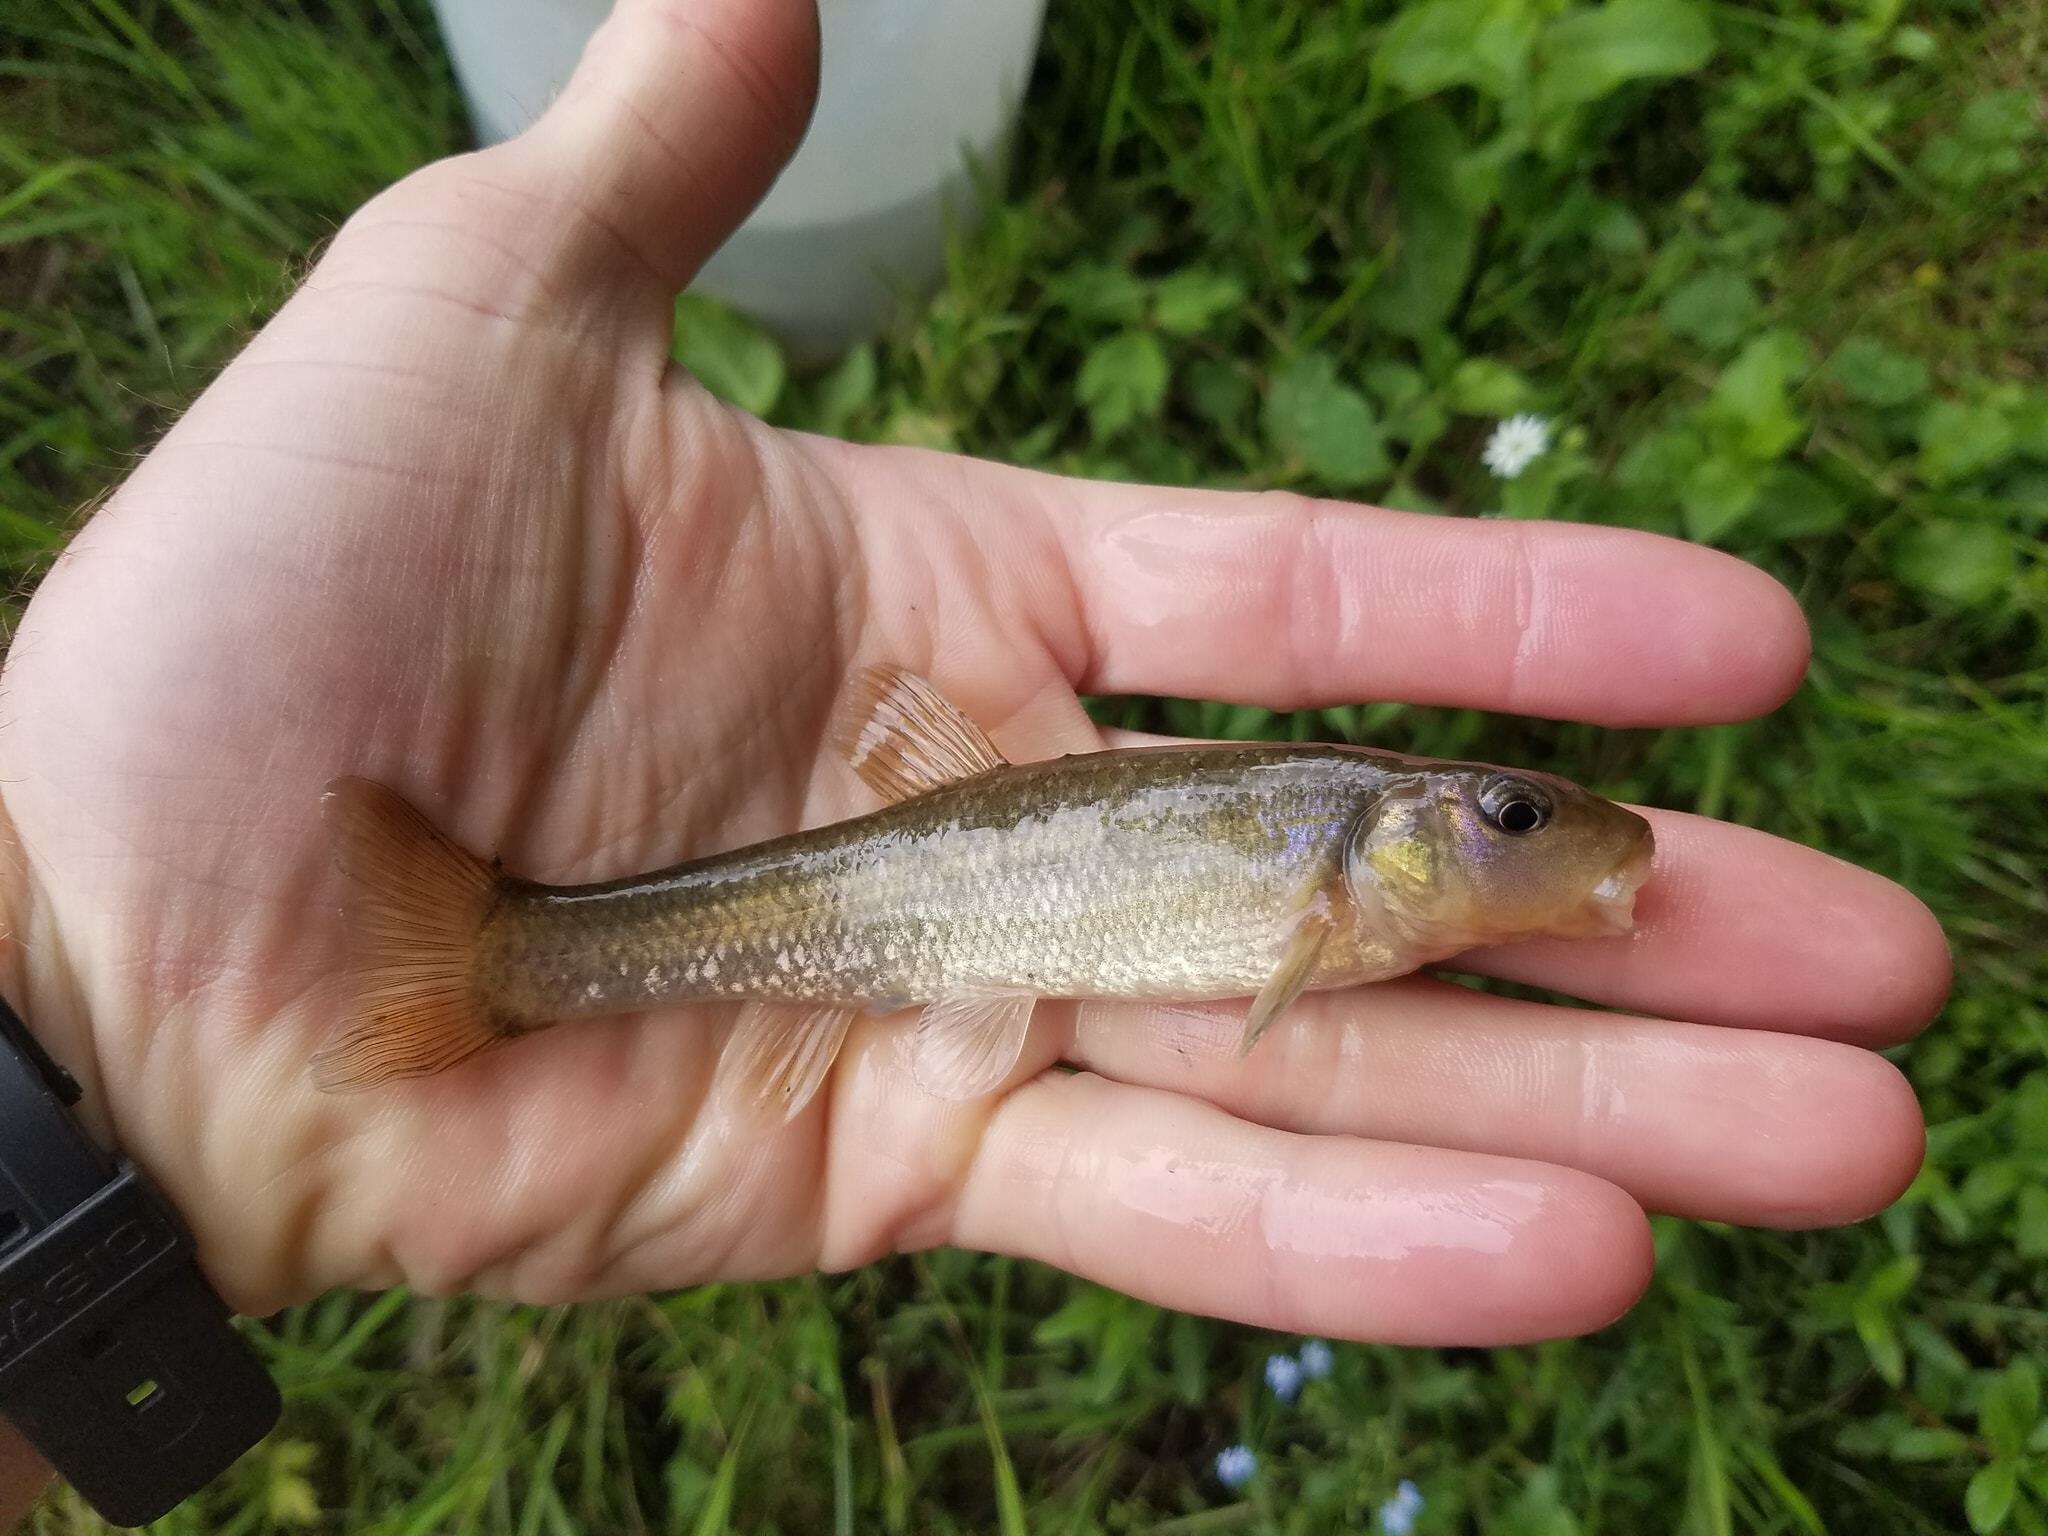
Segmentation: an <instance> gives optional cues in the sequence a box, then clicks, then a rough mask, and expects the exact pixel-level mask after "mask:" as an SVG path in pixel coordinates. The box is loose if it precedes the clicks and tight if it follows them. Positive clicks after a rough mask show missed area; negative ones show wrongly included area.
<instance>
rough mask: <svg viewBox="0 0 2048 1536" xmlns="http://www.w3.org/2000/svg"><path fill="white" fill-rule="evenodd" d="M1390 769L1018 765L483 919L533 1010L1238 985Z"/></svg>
mask: <svg viewBox="0 0 2048 1536" xmlns="http://www.w3.org/2000/svg"><path fill="white" fill-rule="evenodd" d="M1391 771H1395V770H1393V769H1391V768H1390V767H1388V766H1385V765H1382V764H1378V763H1375V762H1374V761H1373V760H1372V758H1371V756H1370V755H1368V754H1364V753H1359V752H1355V751H1347V750H1345V749H1342V748H1335V747H1332V748H1328V749H1326V750H1322V751H1317V750H1314V749H1302V748H1272V747H1268V748H1245V749H1241V750H1231V749H1217V748H1212V747H1203V748H1140V749H1133V750H1130V751H1125V752H1106V753H1098V754H1091V755H1090V756H1088V757H1086V758H1077V759H1061V760H1055V761H1054V762H1051V763H1031V764H1023V765H1017V766H1011V767H1006V768H1002V769H998V770H996V771H994V772H992V773H988V774H985V775H983V776H982V777H980V778H978V779H975V780H972V781H969V782H968V783H965V784H960V785H955V786H952V787H949V788H946V789H941V790H937V791H934V792H933V793H931V794H928V795H923V796H920V797H918V798H917V799H915V800H912V801H907V802H905V803H903V804H901V805H896V806H891V807H888V808H886V809H884V810H881V811H878V812H876V813H874V814H873V815H870V816H864V817H860V818H857V819H855V820H852V821H847V822H840V823H836V824H834V825H832V826H829V827H823V828H819V829H817V830H816V831H813V832H806V833H799V834H796V835H795V836H792V837H788V838H782V839H778V840H776V841H774V842H771V843H765V844H758V845H755V846H754V847H751V848H745V849H740V850H737V851H735V852H733V853H731V854H725V855H719V856H714V857H712V858H708V859H702V860H697V861H693V862H691V863H688V864H683V865H679V866H677V867H675V868H674V869H671V870H667V871H662V872H658V873H656V874H653V875H645V876H639V877H636V878H634V879H630V880H620V881H607V882H603V883H600V884H595V885H588V886H578V887H559V886H554V887H550V886H535V885H515V886H513V887H512V888H511V889H509V890H508V891H507V893H506V896H505V898H504V900H503V902H502V904H501V906H500V908H499V909H498V910H497V911H496V912H494V913H493V914H492V916H491V918H490V919H489V921H488V922H487V924H486V935H487V939H486V954H487V956H488V968H487V971H486V975H487V977H488V978H489V980H488V981H487V985H488V986H489V987H490V988H491V991H492V995H493V996H494V997H497V998H498V999H500V1001H501V1005H502V1006H504V1008H505V1011H506V1012H507V1014H508V1015H510V1016H512V1017H514V1018H516V1019H519V1020H521V1021H524V1020H526V1019H542V1018H546V1019H552V1018H559V1017H564V1016H570V1015H576V1014H586V1013H612V1012H618V1011H621V1010H623V1009H631V1008H643V1007H656V1006H661V1005H664V1004H669V1003H677V1002H687V1001H707V1000H713V999H732V998H760V997H772V998H782V999H788V1000H792V1001H804V1002H826V1001H830V1002H839V1003H845V1004H849V1005H853V1006H858V1007H871V1006H872V1007H900V1006H904V1005H907V1004H911V1003H923V1002H930V1001H932V1000H934V999H937V998H940V997H946V996H950V995H954V994H957V993H960V992H969V991H986V990H1021V991H1031V992H1036V993H1039V994H1040V995H1044V996H1057V997H1077V998H1081V997H1086V998H1138V997H1152V998H1162V999H1165V998H1196V997H1228V996H1234V995H1242V994H1244V993H1248V992H1253V991H1256V990H1257V989H1258V987H1259V986H1260V984H1261V983H1262V982H1263V981H1264V980H1265V978H1266V977H1267V976H1269V975H1270V974H1271V973H1272V970H1273V967H1274V965H1275V963H1276V961H1277V959H1278V957H1279V951H1280V947H1281V946H1282V945H1283V944H1284V942H1285V931H1284V930H1285V923H1286V919H1287V916H1288V913H1289V911H1290V909H1291V908H1292V906H1293V905H1294V904H1295V903H1296V901H1297V899H1298V898H1299V896H1300V893H1301V891H1302V887H1303V885H1304V882H1305V881H1309V880H1312V879H1313V878H1314V873H1315V871H1316V870H1317V869H1318V868H1323V867H1334V865H1335V863H1336V861H1337V860H1338V858H1339V856H1340V852H1341V847H1342V842H1343V839H1344V836H1345V834H1346V831H1347V829H1348V828H1349V827H1350V825H1351V823H1352V822H1353V821H1355V820H1356V818H1357V817H1358V815H1359V814H1360V812H1361V811H1362V810H1363V809H1364V807H1365V806H1366V805H1367V804H1368V803H1370V801H1371V799H1372V798H1373V796H1374V795H1375V794H1376V793H1377V791H1378V789H1379V788H1380V787H1381V785H1382V784H1383V782H1384V780H1385V778H1386V776H1387V774H1388V773H1389V772H1391ZM1352 953H1353V955H1354V958H1355V957H1356V956H1357V946H1355V945H1354V946H1352ZM707 962H708V964H709V966H710V968H711V969H710V972H709V973H708V974H707V969H706V966H707ZM1372 969H1374V967H1373V966H1372V965H1371V964H1370V963H1369V962H1367V961H1362V960H1361V961H1356V963H1353V964H1351V965H1347V966H1345V967H1344V968H1343V969H1342V970H1341V971H1340V972H1338V973H1336V974H1333V975H1332V976H1331V977H1329V978H1328V980H1329V981H1330V982H1337V981H1341V980H1345V979H1355V976H1356V975H1358V974H1364V973H1365V972H1367V971H1370V970H1372Z"/></svg>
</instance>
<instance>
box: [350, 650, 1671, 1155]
mask: <svg viewBox="0 0 2048 1536" xmlns="http://www.w3.org/2000/svg"><path fill="white" fill-rule="evenodd" d="M834 742H835V745H836V746H837V747H838V749H839V750H840V751H841V752H842V753H843V754H844V755H845V757H846V759H847V761H848V762H849V763H850V764H851V766H852V768H853V770H854V771H855V772H856V773H858V774H859V775H860V776H861V778H862V779H863V780H864V781H865V782H866V783H867V784H868V785H869V786H870V787H871V788H872V789H874V790H875V791H876V792H877V793H878V794H880V795H881V796H882V797H883V798H884V799H885V800H887V801H889V802H890V803H889V804H888V805H887V806H886V807H885V808H884V809H882V810H878V811H875V812H873V813H872V814H870V815H866V816H860V817H856V818H854V819H853V820H851V821H843V822H837V823H834V824H833V825H831V826H825V827H818V828H816V829H814V830H812V831H809V832H800V833H797V834H795V835H793V836H789V837H780V838H776V839H774V840H772V841H769V842H765V843H757V844H754V845H752V846H751V847H746V848H740V849H736V850H734V851H733V852H730V853H721V854H717V855H715V856H713V857H711V858H705V859H695V860H692V861H690V862H688V863H685V864H678V865H676V866H674V867H673V868H670V869H665V870H660V871H658V872H656V873H653V874H647V875H636V876H632V877H630V878H627V879H623V880H610V881H605V882H603V883H601V884H595V885H576V886H551V885H539V884H535V883H533V882H531V881H527V880H521V879H516V878H513V877H511V876H508V875H505V874H503V873H502V872H500V871H499V870H498V869H497V868H496V867H495V866H494V865H491V864H488V863H486V862H485V861H484V860H482V859H480V858H478V857H476V856H475V855H474V854H471V853H469V852H467V851H466V850H464V849H462V848H460V847H458V846H457V845H456V844H454V843H453V842H451V841H450V840H449V839H448V838H447V837H445V836H444V835H443V834H442V833H441V832H440V831H439V830H437V829H436V828H435V827H434V826H433V825H431V824H430V823H429V822H428V821H427V820H426V818H424V817H423V816H422V815H421V814H420V813H419V812H418V811H417V810H415V809H414V808H413V807H412V806H411V805H409V804H407V803H406V802H405V801H404V800H403V799H401V798H400V797H399V796H398V795H397V794H395V793H393V792H392V791H391V790H389V789H386V788H383V787H382V786H379V785H376V784H372V783H370V782H368V781H366V780H363V779H354V778H349V779H338V780H336V781H335V782H334V783H333V784H332V785H330V786H329V788H328V791H327V795H326V806H327V812H328V821H329V825H330V827H331V829H332V832H333V835H334V839H335V843H336V849H337V854H338V857H339V861H340V863H341V866H342V868H343V870H344V871H345V872H346V873H347V874H348V875H349V876H351V877H352V880H353V883H354V884H353V892H352V896H353V899H352V901H351V903H350V906H349V908H348V910H347V917H348V922H349V927H350V929H351V935H352V940H353V945H352V960H351V965H352V970H351V975H352V978H353V981H354V986H355V996H354V1012H353V1014H352V1016H351V1017H350V1018H349V1020H348V1021H347V1022H346V1024H345V1025H344V1027H343V1029H342V1031H341V1033H340V1034H339V1035H338V1037H337V1038H336V1039H335V1041H334V1042H333V1043H332V1044H331V1045H329V1046H328V1047H327V1048H326V1049H325V1050H324V1051H322V1052H321V1053H320V1054H319V1055H318V1056H317V1057H316V1058H315V1080H316V1081H317V1082H318V1084H319V1085H320V1086H321V1087H323V1088H326V1089H329V1090H346V1089H355V1088H366V1087H371V1086H374V1085H376V1084H379V1083H383V1082H386V1081H388V1080H390V1079H393V1078H399V1077H412V1076H419V1075H422V1074H426V1073H432V1072H439V1071H441V1070H443V1069H444V1068H447V1067H451V1066H453V1065H454V1064H455V1063H457V1062H459V1061H461V1060H463V1059H464V1058H466V1057H468V1056H470V1055H473V1054H474V1053H475V1052H477V1051H480V1050H482V1049H484V1048H485V1047H487V1046H490V1045H493V1044H496V1043H498V1042H500V1041H504V1040H509V1039H512V1038H514V1037H515V1036H518V1035H523V1034H527V1033H530V1032H531V1031H533V1030H537V1029H541V1028H544V1027H546V1026H548V1025H550V1024H555V1023H558V1022H560V1021H562V1020H565V1019H572V1018H586V1017H592V1016H596V1015H602V1014H616V1013H625V1012H629V1011H632V1010H636V1009H644V1008H657V1007H663V1006H667V1005H671V1004H677V1003H685V1002H701V1001H708V1000H727V1001H743V1002H746V1003H748V1004H749V1007H748V1008H747V1009H746V1010H744V1011H743V1013H742V1015H741V1018H740V1022H739V1024H738V1026H737V1030H736V1033H735V1036H734V1039H733V1041H732V1043H731V1044H730V1045H729V1046H728V1048H727V1050H726V1052H725V1054H724V1056H723V1057H722V1058H721V1061H720V1064H719V1069H718V1070H719V1074H720V1076H721V1077H723V1078H725V1079H727V1080H728V1081H731V1082H737V1083H740V1084H742V1085H743V1086H744V1089H745V1091H746V1092H748V1093H749V1094H750V1095H752V1096H754V1097H756V1098H758V1099H760V1100H762V1101H764V1102H767V1103H770V1104H775V1105H779V1106H780V1107H781V1109H782V1110H783V1112H784V1113H785V1114H788V1115H794V1114H795V1113H796V1112H797V1111H798V1110H800V1109H801V1108H802V1107H803V1106H804V1105H805V1104H806V1103H807V1102H808V1101H809V1100H810V1098H811V1097H812V1096H813V1095H814V1094H815V1093H816V1092H817V1090H818V1087H819V1085H820V1084H821V1083H822V1082H823V1081H824V1078H825V1075H826V1073H827V1072H828V1071H829V1070H830V1068H831V1066H832V1062H833V1059H834V1058H835V1057H836V1056H837V1054H838V1052H839V1048H840V1046H841V1044H842V1043H843V1042H844V1040H845V1038H846V1031H847V1029H848V1026H849V1025H850V1024H851V1023H852V1021H853V1018H854V1016H855V1015H856V1014H857V1013H859V1012H861V1011H868V1012H887V1011H893V1010H895V1009H899V1008H907V1007H911V1006H922V1008H923V1010H924V1012H923V1017H922V1019H921V1021H920V1022H919V1025H918V1029H917V1036H916V1041H915V1045H914V1049H913V1056H912V1059H913V1063H914V1066H915V1070H916V1075H917V1078H918V1081H919V1082H920V1083H922V1084H923V1085H924V1086H925V1087H926V1088H927V1089H928V1090H930V1091H931V1092H934V1093H936V1094H938V1095H940V1096H942V1097H947V1098H974V1097H978V1096H980V1095H982V1094H985V1093H988V1092H990V1091H992V1090H993V1089H994V1088H996V1087H997V1086H999V1085H1000V1084H1001V1083H1002V1082H1003V1081H1004V1080H1005V1078H1006V1077H1007V1076H1008V1075H1009V1074H1010V1072H1011V1070H1012V1069H1013V1068H1014V1067H1015V1065H1016V1063H1017V1060H1018V1057H1019V1055H1020V1053H1021V1052H1022V1050H1023V1046H1024V1037H1025V1033H1026V1030H1027V1028H1028V1026H1029V1024H1030V1020H1031V1011H1032V1006H1033V1004H1034V1003H1035V1002H1036V1001H1037V1000H1038V999H1039V998H1042V997H1058V998H1125V999H1153V1000H1183V1001H1193V1000H1199V999H1216V998H1229V997H1250V998H1252V1000H1253V1001H1252V1005H1251V1011H1250V1016H1249V1018H1248V1019H1247V1021H1246V1025H1245V1031H1244V1036H1243V1042H1242V1048H1243V1049H1244V1050H1247V1051H1248V1050H1250V1049H1251V1047H1252V1045H1253V1044H1254V1043H1255V1042H1256V1041H1257V1040H1258V1038H1259V1036H1260V1035H1261V1034H1262V1033H1263V1032H1264V1031H1265V1030H1266V1028H1267V1027H1268V1026H1269V1025H1271V1024H1272V1022H1273V1021H1274V1019H1276V1018H1277V1017H1279V1015H1280V1014H1281V1012H1282V1011H1283V1010H1284V1009H1286V1007H1287V1006H1288V1005H1289V1004H1290V1003H1292V1002H1293V1001H1294V999H1295V998H1297V997H1299V996H1300V995H1301V994H1302V993H1303V992H1304V991H1307V990H1309V989H1312V988H1316V989H1319V988H1326V987H1342V986H1349V985H1352V984H1354V983H1358V982H1367V981H1378V980H1383V979H1385V978H1387V977H1390V976H1399V975H1402V974H1405V973H1406V972H1409V971H1412V970H1415V969H1416V968H1417V967H1418V966H1422V965H1426V964H1429V963H1430V962H1432V961H1436V960H1442V959H1445V958H1446V957H1448V956H1451V955H1454V954H1457V953H1458V952H1459V951H1461V950H1465V949H1469V948H1472V947H1473V946H1475V945H1480V944H1491V943H1497V942H1500V941H1504V940H1510V939H1519V938H1525V937H1530V936H1533V935H1538V934H1559V935H1569V936H1590V935H1598V934H1613V933H1622V932H1626V931H1627V930H1628V928H1629V926H1630V924H1631V922H1632V919H1633V911H1634V901H1635V894H1636V890H1637V888H1638V887H1639V886H1640V885H1641V884H1642V882H1643V880H1644V878H1645V876H1646V875H1647V874H1648V872H1649V867H1650V854H1651V839H1650V827H1649V823H1647V822H1646V821H1644V820H1643V819H1642V818H1641V817H1640V816H1637V815H1635V814H1634V813H1633V812H1630V811H1626V810H1624V809H1622V808H1621V807H1620V806H1618V805H1615V804H1613V803H1611V802H1609V801H1607V800H1603V799H1601V798H1600V797H1598V796H1597V795H1593V794H1589V793H1588V792H1587V791H1585V790H1583V789H1580V788H1579V787H1577V786H1576V785H1574V784H1571V783H1568V782H1566V781H1565V780H1563V779H1559V778H1556V777H1554V776H1552V775H1550V774H1544V773H1531V772H1525V771H1521V770H1514V769H1504V768H1493V767H1486V766H1482V765H1478V764H1470V763H1442V762H1432V761H1429V760H1427V759H1421V758H1412V757H1404V756H1400V755H1397V754H1393V753H1387V752H1375V751H1367V750H1364V749H1361V748H1356V747H1343V746H1320V745H1313V744H1296V745H1272V744H1259V745H1193V744H1190V745H1186V746H1162V747H1141V748H1135V749H1130V750H1122V751H1109V752H1095V753H1087V754H1082V755H1078V756H1072V757H1062V758H1058V759H1054V760H1052V761H1048V762H1037V763H1010V762H1006V761H1004V759H1003V758H1002V756H1001V755H1000V754H999V753H997V751H996V750H995V748H994V747H993V746H992V745H991V744H990V742H989V739H988V737H987V736H986V735H984V734H983V733H982V731H981V730H980V728H979V727H977V726H976V725H975V724H974V723H973V722H972V721H971V720H969V719H968V718H967V717H966V716H965V715H963V714H962V713H960V711H959V710H957V709H955V708H954V707H953V706H952V705H951V704H949V703H948V702H947V701H946V700H945V699H944V698H943V697H941V696H940V694H939V693H938V692H937V690H935V689H934V688H933V687H932V686H931V684H930V683H928V682H926V681H925V680H924V679H922V678H919V677H916V676H913V675H911V674H910V673H907V672H902V671H897V670H894V669H886V668H876V669H870V670H869V671H867V672H864V673H862V674H861V675H860V677H859V678H858V679H857V681H856V684H855V687H854V689H853V692H852V705H851V707H850V708H849V710H848V711H847V713H846V715H845V716H844V717H843V721H842V724H841V726H840V728H839V729H838V730H836V731H835V733H834Z"/></svg>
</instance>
